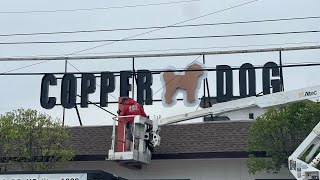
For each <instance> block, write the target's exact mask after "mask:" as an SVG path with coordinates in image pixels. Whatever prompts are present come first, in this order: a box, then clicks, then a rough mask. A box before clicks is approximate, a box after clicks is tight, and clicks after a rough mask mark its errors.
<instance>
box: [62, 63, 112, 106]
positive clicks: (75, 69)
mask: <svg viewBox="0 0 320 180" xmlns="http://www.w3.org/2000/svg"><path fill="white" fill-rule="evenodd" d="M67 63H68V64H70V66H72V67H73V68H74V69H75V70H77V71H78V72H81V71H80V69H78V68H77V67H76V66H74V65H73V64H71V63H70V62H69V61H67ZM96 85H97V86H98V87H100V85H99V84H97V83H96ZM110 96H111V97H113V98H114V99H115V100H118V99H117V98H116V97H114V96H113V95H112V94H110Z"/></svg>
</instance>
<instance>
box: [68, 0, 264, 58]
mask: <svg viewBox="0 0 320 180" xmlns="http://www.w3.org/2000/svg"><path fill="white" fill-rule="evenodd" d="M257 1H260V0H252V1H248V2H245V3H241V4H238V5H235V6H230V7H228V8H224V9H221V10H218V11H213V12H211V13H207V14H204V15H201V16H197V17H194V18H191V19H187V20H184V21H180V22H177V23H174V24H171V25H168V26H163V27H162V28H158V29H153V30H150V31H147V32H143V33H139V34H136V35H133V36H129V37H126V38H123V39H121V40H120V41H124V40H126V39H130V38H134V37H138V36H142V35H145V34H150V33H152V32H156V31H160V30H162V29H166V28H170V27H171V26H175V25H179V24H183V23H186V22H190V21H193V20H196V19H200V18H203V17H207V16H210V15H213V14H218V13H220V12H224V11H227V10H230V9H234V8H237V7H241V6H244V5H247V4H251V3H254V2H257ZM116 42H119V41H113V42H109V43H105V44H101V45H97V46H93V47H91V48H86V49H83V50H79V51H76V52H73V53H70V54H67V56H71V55H75V54H78V53H81V52H85V51H89V50H93V49H97V48H100V47H104V46H107V45H110V44H114V43H116Z"/></svg>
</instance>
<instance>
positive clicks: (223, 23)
mask: <svg viewBox="0 0 320 180" xmlns="http://www.w3.org/2000/svg"><path fill="white" fill-rule="evenodd" d="M319 18H320V16H309V17H294V18H281V19H264V20H250V21H233V22H220V23H204V24H186V25H176V26H171V28H185V27H201V26H219V25H235V24H250V23H263V22H280V21H294V20H306V19H319ZM163 27H164V26H150V27H133V28H115V29H95V30H78V31H56V32H34V33H14V34H0V37H10V36H35V35H56V34H77V33H96V32H113V31H132V30H147V29H158V28H163Z"/></svg>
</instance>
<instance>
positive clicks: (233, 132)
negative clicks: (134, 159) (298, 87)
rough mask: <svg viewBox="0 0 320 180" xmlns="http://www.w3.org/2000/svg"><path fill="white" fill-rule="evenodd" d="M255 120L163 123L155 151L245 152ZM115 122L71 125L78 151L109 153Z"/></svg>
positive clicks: (78, 153) (86, 153)
mask: <svg viewBox="0 0 320 180" xmlns="http://www.w3.org/2000/svg"><path fill="white" fill-rule="evenodd" d="M251 123H252V121H223V122H203V123H195V124H175V125H168V126H163V127H161V131H160V136H161V144H160V146H158V147H156V149H155V152H154V154H175V153H179V154H181V153H205V152H217V153H219V152H246V140H247V137H248V134H249V127H250V125H251ZM111 134H112V126H95V127H94V126H92V127H90V126H87V127H71V128H70V135H71V144H72V146H73V148H74V149H75V150H76V151H77V153H76V154H77V155H106V154H107V153H108V150H109V149H110V146H111Z"/></svg>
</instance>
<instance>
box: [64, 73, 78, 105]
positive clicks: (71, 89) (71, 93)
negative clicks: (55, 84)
mask: <svg viewBox="0 0 320 180" xmlns="http://www.w3.org/2000/svg"><path fill="white" fill-rule="evenodd" d="M76 100H77V80H76V77H75V76H74V75H73V74H65V75H64V76H63V78H62V85H61V104H62V106H63V107H65V108H67V109H71V108H73V107H74V106H75V105H76Z"/></svg>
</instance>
